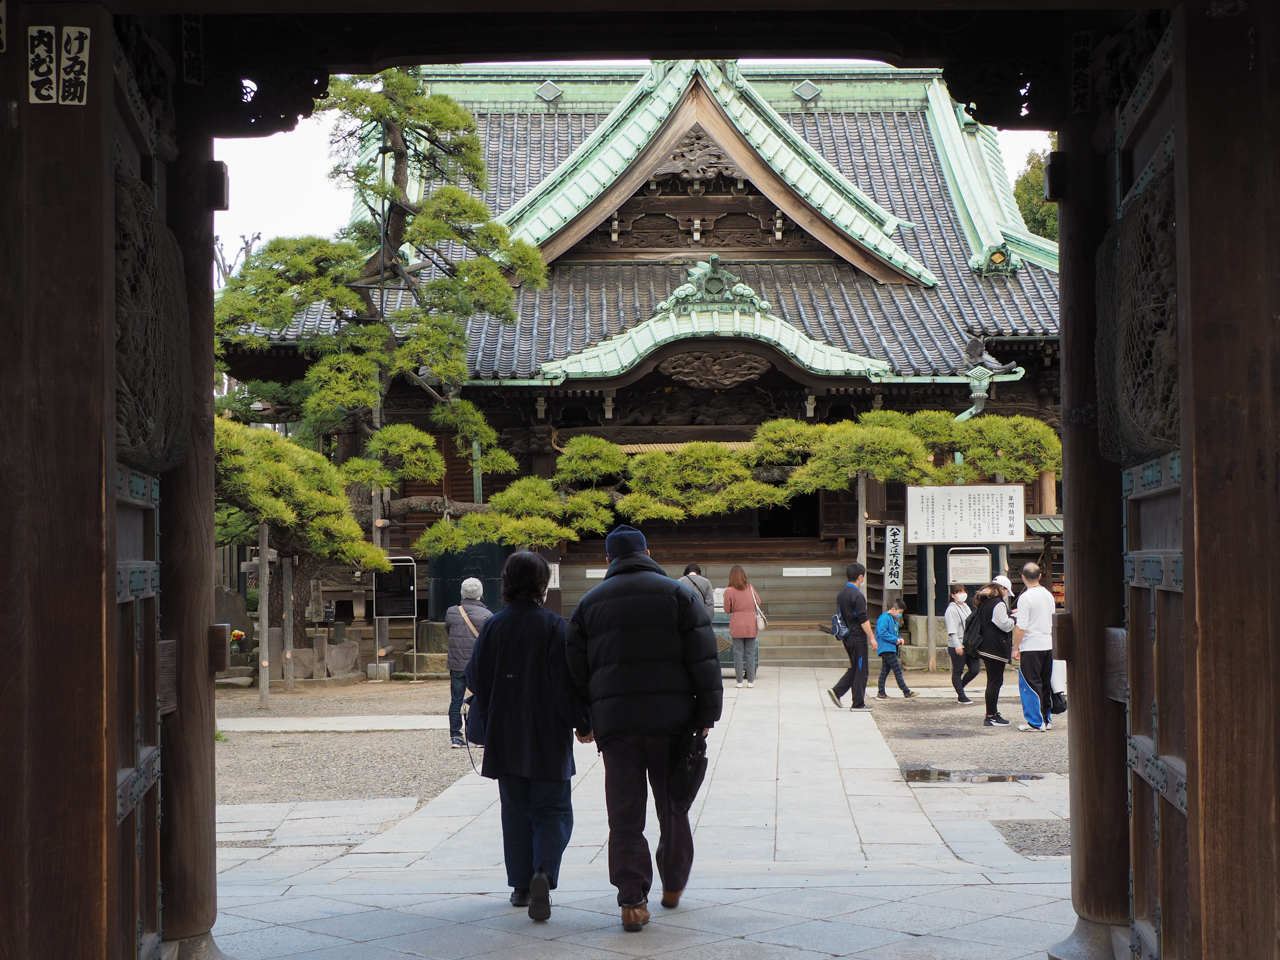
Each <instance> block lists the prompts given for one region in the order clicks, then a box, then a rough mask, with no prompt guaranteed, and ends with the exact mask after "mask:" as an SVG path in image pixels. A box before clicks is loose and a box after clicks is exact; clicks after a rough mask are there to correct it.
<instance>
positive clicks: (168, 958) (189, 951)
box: [160, 933, 235, 960]
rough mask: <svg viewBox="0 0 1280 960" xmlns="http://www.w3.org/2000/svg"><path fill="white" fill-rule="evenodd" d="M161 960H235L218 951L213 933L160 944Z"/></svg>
mask: <svg viewBox="0 0 1280 960" xmlns="http://www.w3.org/2000/svg"><path fill="white" fill-rule="evenodd" d="M160 960H235V957H232V956H228V955H227V954H225V953H223V952H222V951H221V950H219V949H218V945H217V944H216V943H214V942H213V934H212V933H202V934H200V935H199V936H198V937H187V938H186V939H184V940H166V941H164V942H163V943H162V944H160Z"/></svg>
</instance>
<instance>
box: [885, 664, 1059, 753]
mask: <svg viewBox="0 0 1280 960" xmlns="http://www.w3.org/2000/svg"><path fill="white" fill-rule="evenodd" d="M907 682H908V683H909V684H911V683H915V679H914V678H910V677H909V678H908V680H907ZM918 685H920V686H923V684H918ZM930 685H932V684H930ZM1009 686H1010V685H1009V684H1008V683H1006V684H1005V685H1004V692H1003V694H1002V695H1001V697H1000V712H1001V713H1002V714H1004V715H1005V716H1006V717H1008V718H1009V724H1010V725H1009V726H1007V727H984V726H983V725H982V717H983V709H982V704H981V701H979V702H978V703H975V704H974V705H973V706H967V707H966V706H961V705H960V704H958V703H956V702H955V701H954V700H952V699H942V700H935V699H931V698H926V697H917V698H916V699H914V700H903V699H901V696H902V694H901V693H899V692H898V690H897V689H894V688H892V686H891V688H890V693H889V695H890V696H891V697H892V698H893V699H892V700H876V699H875V678H874V677H873V678H872V686H871V689H870V690H869V691H868V702H869V703H872V704H874V707H873V709H872V716H874V717H875V720H876V726H878V727H879V728H880V733H881V734H883V736H884V738H885V740H886V741H887V742H888V744H889V749H890V750H892V751H893V755H894V757H895V758H897V761H898V764H899V766H901V767H903V768H904V769H909V768H918V767H931V768H934V769H937V770H977V771H984V772H989V773H1067V722H1068V721H1067V718H1068V717H1069V716H1070V715H1071V714H1070V712H1067V713H1063V714H1059V715H1058V716H1057V717H1056V718H1055V720H1054V724H1053V730H1052V731H1051V732H1050V733H1019V732H1018V724H1019V723H1021V722H1022V708H1021V707H1020V706H1019V705H1018V702H1017V687H1016V686H1014V688H1013V693H1012V694H1010V692H1009ZM969 693H970V696H971V697H974V698H975V699H977V698H978V697H979V696H980V694H981V690H975V689H974V688H973V687H972V686H971V687H970V688H969Z"/></svg>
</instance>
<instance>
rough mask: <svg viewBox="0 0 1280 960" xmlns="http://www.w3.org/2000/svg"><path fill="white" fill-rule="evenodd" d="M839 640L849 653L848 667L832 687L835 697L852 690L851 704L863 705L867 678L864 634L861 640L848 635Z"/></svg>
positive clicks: (865, 696)
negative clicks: (846, 637)
mask: <svg viewBox="0 0 1280 960" xmlns="http://www.w3.org/2000/svg"><path fill="white" fill-rule="evenodd" d="M859 632H861V631H859ZM840 642H841V643H843V644H844V652H845V653H847V654H848V655H849V669H848V670H846V671H845V672H844V676H843V677H841V678H840V680H839V682H838V683H836V685H835V687H834V688H833V689H834V690H835V692H836V696H837V697H843V696H844V695H845V694H846V693H848V692H849V691H851V690H852V691H853V706H855V707H862V706H865V705H866V702H867V679H868V669H867V666H868V665H867V638H866V635H865V634H864V635H863V637H862V639H861V640H859V639H857V638H855V637H853V636H850V637H849V639H848V640H842V641H840Z"/></svg>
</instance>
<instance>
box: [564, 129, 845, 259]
mask: <svg viewBox="0 0 1280 960" xmlns="http://www.w3.org/2000/svg"><path fill="white" fill-rule="evenodd" d="M704 251H705V252H706V253H710V252H711V251H715V252H717V253H722V254H728V255H730V256H738V257H742V256H746V257H751V258H753V259H758V258H760V257H761V256H765V257H770V258H772V257H775V256H776V257H782V258H787V257H804V258H805V259H831V258H832V257H834V254H833V253H832V251H831V250H830V249H829V248H828V247H827V246H826V245H825V244H823V243H822V242H821V241H819V240H817V239H816V238H814V237H813V236H812V235H810V234H809V233H808V232H806V231H805V230H804V229H802V228H801V227H800V226H799V225H798V224H796V223H795V222H794V221H793V220H792V219H791V218H790V217H788V216H787V215H786V214H785V213H784V212H783V211H782V210H780V209H779V208H778V206H777V205H776V204H775V203H773V201H771V200H770V199H769V198H768V197H766V196H765V195H764V194H763V193H761V192H760V190H759V189H757V188H756V186H755V185H754V184H753V183H751V181H750V180H749V179H747V176H746V174H745V173H744V172H743V171H742V170H741V169H740V168H739V167H738V165H737V164H736V163H734V161H733V159H732V158H731V157H730V156H729V154H728V153H727V152H726V151H725V150H724V149H723V148H722V147H721V146H720V145H719V144H718V143H717V142H716V141H715V140H714V139H713V138H712V137H711V135H710V134H708V133H707V132H706V130H704V129H703V127H702V125H701V124H695V125H694V126H693V128H692V129H690V130H689V132H688V133H687V134H685V136H684V139H683V140H681V141H680V143H679V145H678V146H677V147H676V148H675V149H674V150H673V151H672V152H671V154H670V155H669V156H668V157H667V158H666V159H665V160H663V161H662V162H661V163H659V164H658V165H657V166H656V167H655V168H654V170H653V172H652V174H651V176H650V178H649V180H648V182H647V183H645V185H644V186H643V187H641V188H640V189H639V190H637V191H636V193H635V195H634V196H632V197H631V199H629V200H627V201H626V202H625V203H624V204H623V205H622V206H621V207H619V208H618V210H617V211H615V212H614V214H613V215H612V216H610V217H608V218H607V219H606V220H604V221H603V222H602V223H600V224H599V225H598V226H597V227H596V228H595V229H594V230H593V231H592V232H591V233H589V234H587V235H586V236H585V237H583V238H582V239H581V240H579V241H578V243H577V244H575V245H574V246H573V247H572V248H571V249H570V250H569V251H568V252H567V253H565V255H564V259H579V260H611V259H630V258H633V257H639V258H641V259H645V260H663V259H688V257H689V255H690V254H691V253H692V254H702V253H703V252H704Z"/></svg>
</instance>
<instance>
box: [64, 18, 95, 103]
mask: <svg viewBox="0 0 1280 960" xmlns="http://www.w3.org/2000/svg"><path fill="white" fill-rule="evenodd" d="M88 96H89V28H88V27H63V28H62V43H61V44H59V45H58V102H59V103H61V104H67V105H73V106H79V107H83V106H84V105H85V103H86V101H87V100H88Z"/></svg>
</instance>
